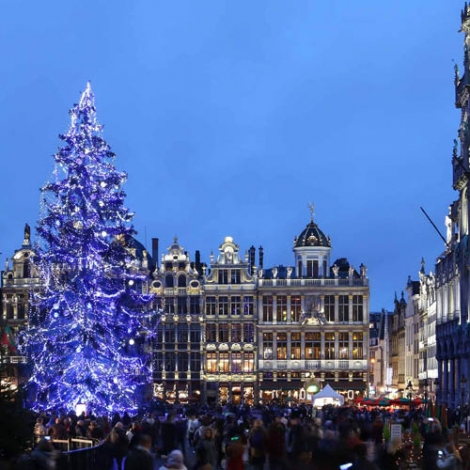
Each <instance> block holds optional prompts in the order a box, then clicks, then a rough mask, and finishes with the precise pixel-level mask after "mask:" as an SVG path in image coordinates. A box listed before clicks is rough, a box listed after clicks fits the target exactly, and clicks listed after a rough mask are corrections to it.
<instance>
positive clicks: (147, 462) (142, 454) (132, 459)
mask: <svg viewBox="0 0 470 470" xmlns="http://www.w3.org/2000/svg"><path fill="white" fill-rule="evenodd" d="M151 449H152V438H151V436H149V435H147V434H140V435H139V436H138V441H137V444H136V445H135V446H134V447H133V448H132V449H131V450H130V451H129V452H128V454H127V455H126V460H125V462H124V470H154V467H155V460H154V458H153V455H152V454H151Z"/></svg>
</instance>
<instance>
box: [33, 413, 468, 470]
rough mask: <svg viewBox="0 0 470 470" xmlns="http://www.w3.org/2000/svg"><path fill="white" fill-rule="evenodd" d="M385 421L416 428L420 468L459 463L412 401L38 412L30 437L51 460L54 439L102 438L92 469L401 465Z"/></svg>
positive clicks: (353, 469) (403, 456)
mask: <svg viewBox="0 0 470 470" xmlns="http://www.w3.org/2000/svg"><path fill="white" fill-rule="evenodd" d="M389 423H399V424H401V425H402V428H403V429H404V430H407V429H412V428H416V427H417V428H419V435H420V436H421V437H422V439H423V442H424V444H423V445H422V446H421V447H422V448H420V449H419V451H420V453H421V456H420V459H419V462H420V467H418V468H422V469H424V470H434V469H437V468H443V466H442V465H443V464H444V463H446V464H448V465H449V467H448V468H458V467H459V465H462V464H463V458H462V455H460V454H459V452H458V450H457V449H456V448H455V447H453V445H452V440H451V439H450V438H449V436H448V435H447V433H446V429H445V427H443V426H442V425H441V424H440V422H439V421H438V420H437V419H432V418H428V417H426V416H425V414H424V413H423V412H422V410H420V409H413V408H412V409H407V410H399V411H396V410H394V411H391V410H383V409H380V408H374V409H370V408H368V407H356V406H351V407H347V406H345V407H333V406H325V407H323V408H322V409H312V408H311V407H307V406H299V407H296V408H287V407H280V406H278V405H273V406H258V407H248V406H230V405H227V406H225V407H219V408H212V409H209V408H197V407H188V408H184V407H178V406H172V407H167V409H166V410H162V411H160V413H157V412H151V413H147V414H145V415H143V416H139V417H131V416H129V415H128V414H127V413H124V414H123V415H122V416H120V415H118V414H117V413H116V414H115V415H114V416H112V417H111V418H110V419H108V418H107V417H95V416H92V415H90V416H87V415H85V414H83V415H81V416H78V417H77V416H75V415H74V414H73V413H71V414H68V415H64V416H56V415H50V416H48V415H46V414H45V413H42V414H41V415H40V416H38V418H37V420H36V424H35V426H34V436H35V439H36V441H37V447H36V449H35V452H36V454H37V458H38V460H41V459H42V460H45V458H44V455H46V456H50V459H49V460H51V461H52V460H53V458H54V452H56V451H55V450H54V444H55V443H57V442H60V441H61V440H67V439H69V438H73V437H80V438H87V439H92V440H94V441H95V442H96V444H97V445H98V444H100V445H99V446H98V448H99V452H97V453H96V458H97V459H99V462H98V463H97V465H96V468H99V469H102V470H111V469H118V470H154V469H158V468H159V467H158V465H157V461H158V462H161V463H162V466H161V467H160V470H169V469H175V470H220V469H226V470H248V469H249V470H340V469H346V468H349V469H350V470H358V469H359V470H374V469H381V470H382V469H384V470H388V469H399V468H407V465H409V455H408V454H407V452H406V448H405V442H404V440H403V439H402V438H394V437H393V436H388V437H387V436H386V433H384V429H386V428H387V426H388V424H389ZM46 437H49V438H50V440H46V439H45V438H46ZM33 454H34V453H33ZM33 454H32V455H33ZM449 456H451V458H449V459H448V461H447V460H446V462H444V458H445V459H447V458H448V457H449ZM450 465H452V466H450ZM40 468H45V469H48V470H50V469H52V467H47V466H44V467H40Z"/></svg>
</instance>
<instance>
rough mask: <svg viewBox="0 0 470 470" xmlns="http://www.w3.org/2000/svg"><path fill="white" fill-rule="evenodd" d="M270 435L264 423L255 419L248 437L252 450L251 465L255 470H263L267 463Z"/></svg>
mask: <svg viewBox="0 0 470 470" xmlns="http://www.w3.org/2000/svg"><path fill="white" fill-rule="evenodd" d="M267 439H268V434H267V432H266V430H265V429H264V426H263V421H261V420H260V419H255V421H254V422H253V428H252V429H251V431H250V433H249V435H248V444H249V448H250V465H251V468H252V469H253V470H263V469H264V464H265V462H266V448H267Z"/></svg>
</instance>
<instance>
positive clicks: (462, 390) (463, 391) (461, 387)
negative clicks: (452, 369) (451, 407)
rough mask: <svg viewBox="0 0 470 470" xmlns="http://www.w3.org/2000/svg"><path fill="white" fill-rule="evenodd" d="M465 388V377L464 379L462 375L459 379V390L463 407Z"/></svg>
mask: <svg viewBox="0 0 470 470" xmlns="http://www.w3.org/2000/svg"><path fill="white" fill-rule="evenodd" d="M466 386H467V377H465V375H464V374H462V377H460V390H461V393H462V402H461V406H464V405H465V387H466Z"/></svg>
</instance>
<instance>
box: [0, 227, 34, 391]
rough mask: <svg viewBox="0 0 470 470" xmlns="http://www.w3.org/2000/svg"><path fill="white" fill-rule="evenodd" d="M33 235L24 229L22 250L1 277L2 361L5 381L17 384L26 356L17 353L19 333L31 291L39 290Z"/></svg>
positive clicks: (22, 371)
mask: <svg viewBox="0 0 470 470" xmlns="http://www.w3.org/2000/svg"><path fill="white" fill-rule="evenodd" d="M33 258H34V251H33V248H32V246H31V233H30V228H29V226H28V225H26V226H25V230H24V236H23V243H22V245H21V248H19V249H18V250H16V251H15V253H14V254H13V256H12V258H11V260H8V259H7V260H6V263H5V270H4V271H2V274H1V281H2V284H1V293H2V296H1V297H2V315H1V319H0V338H2V344H1V345H0V348H1V349H0V351H1V354H0V359H1V366H2V367H1V373H2V377H0V378H1V379H2V380H3V381H6V382H9V383H10V384H11V385H17V384H18V383H20V382H22V381H23V379H24V374H25V370H24V367H22V365H24V364H26V357H23V356H21V355H19V353H18V351H17V347H16V346H17V345H16V342H17V333H18V331H19V329H20V328H21V327H22V326H23V325H24V324H25V322H26V321H27V318H28V312H29V309H30V308H34V306H30V292H31V291H32V290H35V289H39V288H40V279H39V273H38V272H37V269H36V267H35V266H34V263H33V262H32V259H33Z"/></svg>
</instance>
